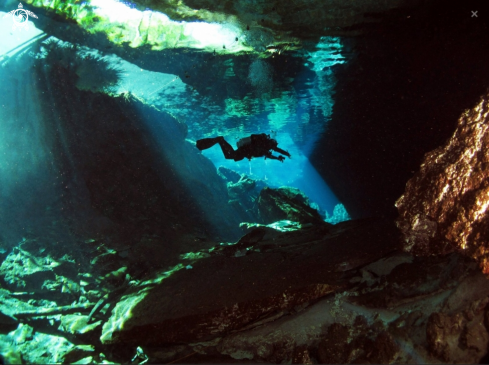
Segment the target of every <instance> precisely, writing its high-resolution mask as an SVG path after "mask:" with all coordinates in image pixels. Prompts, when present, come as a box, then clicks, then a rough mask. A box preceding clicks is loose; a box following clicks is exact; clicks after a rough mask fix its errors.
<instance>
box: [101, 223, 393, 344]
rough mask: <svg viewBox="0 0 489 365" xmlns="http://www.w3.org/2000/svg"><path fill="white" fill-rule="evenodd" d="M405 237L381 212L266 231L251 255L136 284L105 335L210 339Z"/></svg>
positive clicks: (308, 293) (212, 260)
mask: <svg viewBox="0 0 489 365" xmlns="http://www.w3.org/2000/svg"><path fill="white" fill-rule="evenodd" d="M267 237H273V238H267ZM398 238H399V237H398V232H397V230H396V228H395V226H394V225H393V224H392V223H391V222H386V221H382V220H366V221H356V222H345V223H344V224H343V223H340V224H338V225H337V226H335V227H333V228H330V231H329V233H327V231H326V230H325V228H324V226H321V227H317V226H312V227H308V228H303V229H301V230H299V231H293V232H283V233H280V234H279V235H264V236H263V238H262V239H261V240H260V241H259V242H257V245H256V246H255V248H254V249H253V250H250V251H249V252H248V254H246V255H244V256H241V255H240V256H239V257H235V256H231V257H230V256H227V255H214V256H211V257H208V258H204V259H201V260H198V261H197V262H195V263H194V264H193V265H192V266H193V267H192V268H190V267H187V268H188V270H180V271H177V272H174V273H173V274H171V275H169V276H168V275H167V276H168V277H166V278H162V279H155V280H153V281H152V282H151V280H149V281H147V282H145V283H143V284H142V285H140V286H139V287H135V288H132V289H131V290H130V291H129V292H127V293H126V295H125V296H124V297H123V299H122V300H121V301H120V302H119V303H118V304H117V305H116V307H115V309H114V311H113V313H112V317H111V318H110V319H109V321H108V322H106V323H105V325H104V327H103V331H102V337H101V340H102V342H103V343H105V344H109V343H129V344H134V345H136V344H137V345H138V346H139V345H140V346H142V345H158V344H162V343H167V344H171V343H182V342H192V341H208V340H212V339H214V338H216V337H219V336H223V335H225V334H227V333H229V332H231V331H235V330H239V329H242V328H244V327H246V326H250V325H252V324H253V323H255V322H256V321H263V320H264V319H265V318H267V317H271V318H278V317H280V316H281V315H283V314H285V313H287V312H289V311H291V310H292V309H293V308H297V307H298V306H299V307H300V306H301V305H304V304H307V303H309V302H311V301H314V300H316V299H318V298H321V297H324V296H325V295H328V294H330V293H333V292H334V291H335V290H337V289H339V288H341V287H343V286H344V285H346V283H347V282H346V281H345V280H343V279H342V276H343V272H344V271H346V270H349V269H352V268H355V267H358V266H361V265H365V264H366V263H368V262H371V261H373V260H375V259H376V258H377V259H378V258H380V257H382V256H384V255H385V254H386V253H387V252H389V251H391V250H394V249H395V248H396V245H397V242H398ZM277 316H278V317H277Z"/></svg>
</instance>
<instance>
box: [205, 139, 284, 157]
mask: <svg viewBox="0 0 489 365" xmlns="http://www.w3.org/2000/svg"><path fill="white" fill-rule="evenodd" d="M216 143H219V145H220V146H221V149H222V153H224V157H225V158H226V159H228V160H230V159H233V160H234V161H241V160H242V159H243V158H245V157H246V158H247V159H249V160H251V158H252V157H262V156H265V159H266V158H267V157H268V158H270V159H272V160H279V161H281V162H283V161H284V160H285V157H284V156H278V157H276V156H274V155H272V152H271V150H273V151H276V152H278V153H281V154H282V155H285V156H287V157H289V158H290V154H289V153H288V152H287V151H284V150H283V149H281V148H278V147H277V145H278V142H277V141H276V140H275V139H273V138H270V135H269V134H268V135H267V134H265V133H261V134H252V135H251V136H249V137H246V138H242V139H240V140H239V141H238V142H237V143H236V145H237V146H238V149H237V150H235V149H234V148H233V147H232V146H231V145H230V144H229V143H227V142H226V141H225V140H224V137H222V136H219V137H214V138H204V139H199V140H198V141H197V143H196V146H197V148H198V149H199V150H201V151H202V150H206V149H208V148H211V147H212V146H214V145H215V144H216Z"/></svg>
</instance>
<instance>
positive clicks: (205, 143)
mask: <svg viewBox="0 0 489 365" xmlns="http://www.w3.org/2000/svg"><path fill="white" fill-rule="evenodd" d="M218 142H219V138H218V137H217V138H203V139H199V140H198V141H197V142H196V143H195V145H196V147H197V148H198V149H199V150H201V151H202V150H206V149H208V148H211V147H212V146H214V145H215V144H216V143H218Z"/></svg>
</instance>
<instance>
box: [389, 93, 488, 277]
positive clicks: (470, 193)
mask: <svg viewBox="0 0 489 365" xmlns="http://www.w3.org/2000/svg"><path fill="white" fill-rule="evenodd" d="M488 99H489V94H486V95H484V96H483V97H482V98H481V100H480V102H479V103H478V104H477V105H476V106H475V107H474V108H473V109H471V110H467V111H465V112H464V113H463V115H462V116H461V117H460V119H459V121H458V126H457V129H456V130H455V133H454V134H453V136H452V137H451V138H450V139H449V140H448V142H447V144H446V145H445V146H443V147H439V148H437V149H436V150H434V151H431V152H428V153H427V154H426V155H425V158H424V161H423V163H422V164H421V170H420V171H419V172H418V173H417V174H416V175H415V176H414V177H413V178H412V179H411V180H409V181H408V183H407V185H406V191H405V193H404V195H403V196H401V198H399V200H398V201H397V202H396V206H397V208H398V209H399V214H400V217H399V219H398V220H397V225H398V227H399V228H400V229H401V231H402V232H403V234H404V249H405V250H407V251H411V252H413V253H415V254H420V255H434V254H446V253H449V252H453V251H455V250H461V251H462V252H463V253H464V254H465V255H467V256H471V257H473V258H475V259H476V260H477V261H478V262H479V265H480V266H481V268H482V269H483V271H484V273H485V274H489V244H488V242H487V237H488V234H489V216H488V215H487V213H486V211H487V207H488V206H489V105H488Z"/></svg>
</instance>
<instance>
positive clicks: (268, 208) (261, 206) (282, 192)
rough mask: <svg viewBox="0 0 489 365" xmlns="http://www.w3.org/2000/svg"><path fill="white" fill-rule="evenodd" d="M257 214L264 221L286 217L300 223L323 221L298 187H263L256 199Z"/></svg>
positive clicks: (269, 221)
mask: <svg viewBox="0 0 489 365" xmlns="http://www.w3.org/2000/svg"><path fill="white" fill-rule="evenodd" d="M258 214H259V215H260V218H261V220H262V221H263V222H264V223H272V222H275V221H279V220H283V219H288V220H291V221H294V222H300V223H325V222H324V221H323V219H322V218H321V215H320V214H319V212H318V211H317V210H315V209H313V208H311V206H310V203H309V199H308V198H307V197H306V196H305V195H304V193H302V192H301V191H300V190H299V189H296V188H291V187H281V188H278V189H272V188H264V189H263V190H262V191H261V192H260V197H259V199H258Z"/></svg>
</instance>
